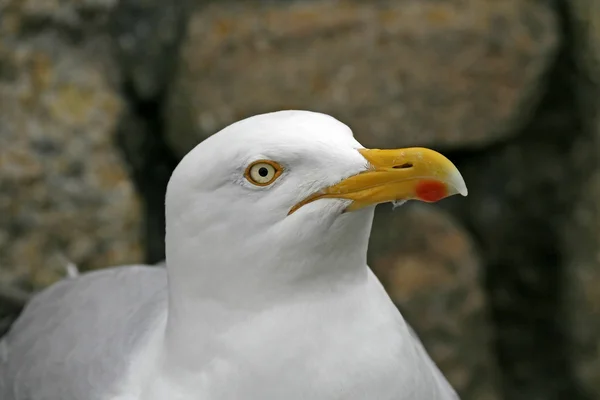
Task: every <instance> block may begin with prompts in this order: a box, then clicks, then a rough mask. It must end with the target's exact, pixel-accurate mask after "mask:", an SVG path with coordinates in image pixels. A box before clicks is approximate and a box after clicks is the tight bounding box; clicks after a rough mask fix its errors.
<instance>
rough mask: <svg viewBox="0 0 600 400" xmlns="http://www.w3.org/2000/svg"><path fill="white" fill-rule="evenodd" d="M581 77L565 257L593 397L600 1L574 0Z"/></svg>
mask: <svg viewBox="0 0 600 400" xmlns="http://www.w3.org/2000/svg"><path fill="white" fill-rule="evenodd" d="M569 4H570V5H571V9H570V11H571V16H572V26H573V31H574V32H573V33H574V39H575V43H576V44H577V47H576V49H575V50H577V52H576V54H577V59H576V62H577V67H578V72H579V74H578V75H577V76H578V77H579V78H580V79H578V80H575V79H574V80H573V81H574V83H575V84H576V86H577V88H578V100H579V104H580V106H581V111H582V115H583V120H584V121H583V125H584V132H583V133H582V134H581V135H579V136H577V137H576V138H575V141H574V142H575V144H574V146H573V148H572V150H571V152H570V157H569V163H570V165H572V168H573V169H574V173H573V175H572V179H573V182H574V184H576V185H577V189H578V190H577V192H576V193H574V196H573V198H572V200H571V208H570V209H571V210H572V212H571V214H570V215H569V217H568V219H567V220H566V223H565V226H564V227H563V229H562V232H563V233H564V234H563V239H564V248H565V250H564V253H565V263H566V273H565V276H566V278H567V288H566V291H565V292H566V300H567V302H566V309H567V311H566V315H567V316H568V322H569V323H568V324H567V326H568V327H569V333H570V339H571V350H572V354H571V358H572V363H573V367H574V369H575V373H576V377H577V379H578V382H579V384H580V385H581V386H582V388H583V390H584V391H585V392H586V393H587V394H588V396H590V398H595V399H596V398H600V2H598V1H594V0H571V2H570V3H569Z"/></svg>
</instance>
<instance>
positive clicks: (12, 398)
mask: <svg viewBox="0 0 600 400" xmlns="http://www.w3.org/2000/svg"><path fill="white" fill-rule="evenodd" d="M166 283H167V278H166V271H165V270H164V269H163V268H155V267H143V266H131V267H119V268H114V269H106V270H101V271H96V272H92V273H88V274H83V275H81V276H79V277H77V278H73V279H67V280H64V281H61V282H58V283H57V284H55V285H53V286H51V287H50V288H48V289H46V290H45V291H43V292H41V293H40V294H38V295H37V296H35V297H34V298H33V300H32V301H31V302H30V303H29V304H28V305H27V307H26V308H25V310H24V311H23V313H22V314H21V316H20V317H19V319H17V321H16V322H15V324H14V325H13V327H12V328H11V330H10V331H9V333H8V334H7V335H6V336H5V337H4V338H3V339H2V340H1V341H0V399H2V400H57V399H60V400H96V399H98V400H100V399H101V397H103V396H106V394H107V393H108V392H109V391H110V390H111V388H114V387H115V384H116V383H118V381H119V378H121V377H122V376H123V373H124V372H125V370H126V368H127V364H126V360H127V354H131V353H132V351H134V350H135V348H136V346H137V344H138V343H139V341H140V340H141V339H143V337H144V335H145V333H147V332H148V330H149V327H150V326H151V325H152V323H153V322H154V321H156V320H157V318H159V317H160V316H161V315H164V314H163V313H164V312H165V306H166Z"/></svg>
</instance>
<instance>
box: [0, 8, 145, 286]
mask: <svg viewBox="0 0 600 400" xmlns="http://www.w3.org/2000/svg"><path fill="white" fill-rule="evenodd" d="M114 3H115V2H114V1H107V0H103V1H100V0H96V1H91V0H87V1H82V2H72V1H58V2H56V1H53V2H45V1H41V0H40V1H7V2H6V1H5V2H2V3H0V104H1V107H0V249H2V251H1V252H0V284H2V285H7V286H9V287H22V288H25V289H28V290H35V289H40V288H42V287H45V286H46V285H48V284H50V283H52V282H54V281H55V280H57V279H59V278H61V277H63V276H64V275H65V274H66V271H65V267H66V263H67V260H70V261H72V262H74V263H75V264H77V265H78V266H79V267H80V268H81V269H83V270H85V269H90V268H98V267H106V266H110V265H115V264H124V263H133V262H139V261H141V248H140V228H141V219H140V213H139V204H138V199H137V196H136V193H135V191H134V188H133V186H132V184H131V182H130V180H129V177H128V175H127V171H126V167H125V165H124V163H123V161H122V159H121V156H120V154H119V151H118V150H117V148H116V147H115V144H114V131H115V127H116V125H117V122H118V120H119V118H120V115H121V113H122V110H123V108H124V106H125V104H124V101H123V99H122V98H121V96H120V94H119V92H118V86H117V85H118V73H117V72H118V71H117V70H116V68H115V65H114V62H113V60H112V56H111V52H110V45H111V42H110V37H109V36H108V35H107V34H105V33H103V32H105V31H106V29H105V27H104V25H103V24H106V21H107V20H108V16H109V14H110V12H111V10H112V7H113V6H114Z"/></svg>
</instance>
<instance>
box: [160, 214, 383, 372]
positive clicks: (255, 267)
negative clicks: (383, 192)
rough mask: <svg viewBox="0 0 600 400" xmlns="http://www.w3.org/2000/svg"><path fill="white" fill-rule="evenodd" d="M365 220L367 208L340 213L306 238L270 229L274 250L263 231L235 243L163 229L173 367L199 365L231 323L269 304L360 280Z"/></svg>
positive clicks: (213, 234) (211, 233)
mask: <svg viewBox="0 0 600 400" xmlns="http://www.w3.org/2000/svg"><path fill="white" fill-rule="evenodd" d="M372 218H373V213H372V210H365V211H364V212H358V213H352V215H343V216H341V217H338V219H336V220H334V221H333V222H332V224H331V225H329V226H326V227H325V228H324V229H327V230H328V232H329V233H328V234H325V235H307V236H306V237H305V238H304V240H302V242H297V241H296V242H294V240H290V241H286V240H284V239H285V238H282V237H281V235H280V234H279V233H278V232H272V234H273V235H276V236H277V239H278V240H277V241H274V242H277V243H278V244H279V247H278V248H274V247H273V246H271V245H269V242H273V240H272V238H271V237H270V235H269V234H265V235H262V236H260V240H265V243H260V242H259V241H257V240H254V241H253V242H251V244H250V245H249V246H236V245H234V243H236V242H237V243H243V238H236V235H235V232H227V231H223V232H219V231H218V230H207V231H204V232H203V233H202V234H201V235H198V234H196V235H190V234H189V233H188V232H177V231H175V230H173V229H171V230H169V229H168V230H167V240H166V242H167V265H168V275H169V308H168V320H167V328H166V336H165V346H166V347H167V349H166V350H167V351H166V354H169V357H170V358H171V361H172V362H173V363H176V364H178V365H179V367H181V368H185V369H195V368H199V367H201V366H199V365H197V362H196V360H206V359H207V358H206V357H207V356H208V357H211V356H214V354H210V353H211V352H213V351H215V349H218V345H216V344H215V343H214V341H215V339H217V338H219V337H220V336H221V334H222V333H223V332H226V331H228V330H230V329H232V328H233V327H234V326H235V325H239V324H243V323H244V322H245V321H247V320H249V319H252V318H254V317H255V316H257V315H260V314H261V313H263V312H265V310H268V309H269V308H272V307H275V306H276V305H281V304H284V303H290V302H303V301H304V300H305V299H306V298H310V297H312V298H314V297H315V296H319V295H320V294H327V296H330V297H331V296H336V295H338V294H340V295H341V294H343V292H344V291H347V290H348V289H349V288H351V287H353V286H356V285H360V284H362V283H364V282H366V281H367V279H368V269H367V266H366V253H367V246H368V238H369V234H370V229H371V222H372ZM313 237H321V238H323V237H325V239H324V240H323V239H322V240H321V241H316V240H312V238H313ZM182 238H193V239H191V240H190V239H182ZM292 238H293V239H295V238H296V235H294V236H292ZM224 239H229V241H226V240H224ZM186 240H188V241H187V242H186ZM224 244H225V245H224ZM219 249H222V250H219ZM255 249H259V250H258V251H257V250H255ZM231 250H235V251H231ZM282 323H285V321H282ZM190 343H194V344H197V347H195V348H190ZM217 351H218V350H217Z"/></svg>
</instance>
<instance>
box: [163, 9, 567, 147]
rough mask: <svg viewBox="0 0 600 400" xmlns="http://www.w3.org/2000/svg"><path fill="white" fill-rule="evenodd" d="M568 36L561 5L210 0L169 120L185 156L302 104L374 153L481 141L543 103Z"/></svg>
mask: <svg viewBox="0 0 600 400" xmlns="http://www.w3.org/2000/svg"><path fill="white" fill-rule="evenodd" d="M557 42H558V35H557V27H556V21H555V15H554V13H553V11H552V8H551V6H550V5H549V4H548V2H540V1H535V2H534V1H530V0H504V1H486V0H467V1H444V2H440V1H427V2H425V1H420V2H415V1H412V0H403V1H378V2H359V1H341V2H331V1H325V0H313V1H302V2H293V3H292V4H289V2H257V1H247V2H233V3H232V2H210V3H209V4H208V5H206V6H204V7H202V8H200V9H198V11H196V13H195V14H194V15H193V16H192V18H191V22H190V25H189V28H188V31H187V36H186V39H185V41H184V44H183V45H182V49H181V55H180V59H179V64H178V65H179V68H178V72H177V73H176V77H175V83H174V86H173V87H172V88H171V90H170V95H169V100H168V105H167V107H166V109H165V113H164V115H165V116H166V118H167V127H166V129H167V131H166V134H167V137H168V139H169V141H170V144H171V146H172V147H173V149H174V150H175V151H176V152H177V154H178V155H179V156H182V155H183V154H185V153H186V152H187V151H188V150H189V149H190V148H191V147H193V146H194V144H196V143H197V142H198V141H200V140H202V139H204V138H206V137H207V136H209V135H210V134H212V133H214V132H215V131H217V130H219V129H220V128H223V127H224V126H226V125H228V124H229V123H231V122H233V121H235V120H237V119H240V118H243V117H247V116H250V115H252V114H257V113H262V112H267V111H274V110H278V109H290V108H301V109H310V110H314V111H321V112H326V113H329V114H332V115H334V116H335V117H337V118H339V119H341V120H342V121H345V122H347V123H349V125H350V126H351V127H352V128H353V129H354V131H355V134H356V136H357V137H358V139H359V140H360V141H362V142H363V144H364V145H365V146H371V147H385V146H405V145H417V144H418V145H420V146H432V145H435V146H438V147H445V148H465V147H470V148H474V147H480V146H484V145H487V144H490V143H493V142H496V141H499V140H501V139H504V138H507V137H509V136H510V135H511V134H513V133H514V132H515V129H516V128H517V127H519V126H520V123H521V120H522V117H523V116H527V115H528V112H529V110H530V109H531V108H532V107H533V106H534V105H535V103H536V102H535V100H536V98H537V93H538V91H539V87H540V80H541V77H542V76H543V75H544V73H545V71H546V70H547V68H548V66H549V65H550V64H551V62H552V60H553V58H554V55H555V51H556V47H557Z"/></svg>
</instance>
